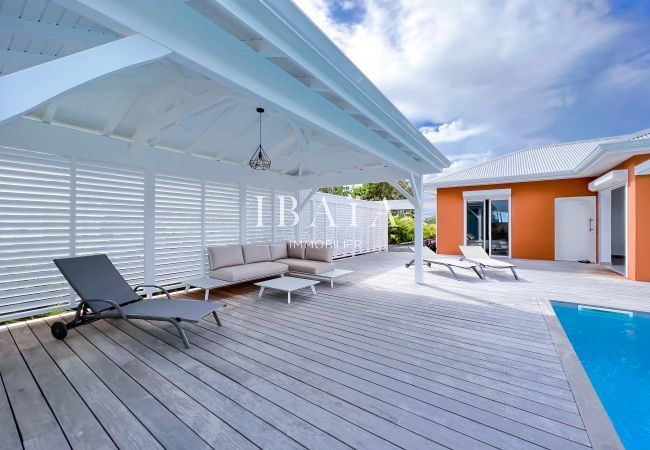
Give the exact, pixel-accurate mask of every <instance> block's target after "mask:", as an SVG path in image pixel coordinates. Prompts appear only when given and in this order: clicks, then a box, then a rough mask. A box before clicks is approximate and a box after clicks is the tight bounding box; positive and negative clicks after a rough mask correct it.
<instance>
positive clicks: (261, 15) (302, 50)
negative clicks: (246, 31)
mask: <svg viewBox="0 0 650 450" xmlns="http://www.w3.org/2000/svg"><path fill="white" fill-rule="evenodd" d="M215 1H216V3H219V4H220V5H221V6H222V7H223V8H224V9H226V10H227V11H229V12H230V13H232V14H233V15H234V16H235V17H237V18H239V19H240V20H242V21H243V22H244V23H246V24H247V25H248V26H250V27H251V28H252V29H253V30H255V32H256V33H259V34H260V35H261V36H263V37H264V38H265V39H267V40H269V41H270V42H271V43H272V44H273V45H274V46H276V47H278V48H279V49H280V50H282V52H283V53H285V54H286V55H287V56H289V57H290V58H292V59H293V60H294V61H295V62H297V63H298V64H300V65H301V66H302V67H304V68H305V69H307V70H308V71H309V72H310V73H312V74H313V75H314V76H315V77H317V78H318V79H319V80H320V81H322V82H323V83H325V84H326V85H327V86H328V87H329V88H330V89H332V90H333V91H334V92H335V93H336V94H337V95H339V96H340V97H341V98H343V100H345V101H346V102H348V103H349V104H350V105H352V106H353V107H354V108H356V109H357V110H359V111H360V112H362V113H363V114H364V115H365V116H367V117H368V118H369V119H371V120H372V121H373V122H374V123H376V124H378V125H380V126H381V127H382V128H383V129H384V130H385V131H386V132H388V133H390V134H392V135H393V136H395V137H397V138H398V139H400V140H401V142H402V143H403V144H404V145H406V146H408V147H409V148H411V149H412V150H413V151H414V152H415V153H417V154H418V155H419V156H421V157H422V158H423V159H424V160H425V161H427V162H428V163H429V164H431V165H432V166H434V167H435V168H436V169H438V170H441V169H442V168H445V167H448V166H449V164H450V163H449V161H448V160H447V158H445V157H444V156H443V155H442V153H440V151H439V150H438V149H437V148H436V147H435V146H434V145H433V144H431V142H429V141H428V140H427V139H426V138H425V137H424V136H423V135H422V134H421V133H420V132H419V131H418V130H417V129H415V127H414V126H413V124H411V122H410V121H408V119H406V118H405V117H404V116H403V115H402V114H401V113H400V112H399V111H398V110H397V108H395V106H394V105H393V104H392V103H391V102H390V101H389V100H388V99H387V98H386V97H385V96H384V95H383V94H382V93H381V92H380V91H379V90H378V89H377V88H376V87H375V86H374V85H373V84H372V83H371V82H370V81H369V80H368V79H367V78H366V77H365V75H363V73H362V72H361V71H360V70H359V69H358V68H357V67H356V66H355V65H354V64H353V63H352V62H351V61H350V60H349V59H348V58H347V57H346V56H345V55H344V54H343V53H342V52H341V51H340V50H339V49H338V47H336V46H335V45H334V44H333V43H332V42H331V41H330V40H329V39H328V38H327V37H326V36H325V35H324V34H323V33H322V32H321V31H320V30H319V29H318V28H317V27H316V26H315V25H314V24H313V23H312V22H311V21H310V20H309V19H308V18H307V17H306V16H305V15H304V14H303V13H302V12H301V11H300V10H299V9H298V8H297V7H296V6H295V5H293V4H291V3H290V2H281V3H277V2H276V3H277V4H275V3H274V2H252V1H248V2H242V1H241V0H215ZM352 80H355V81H352ZM360 83H361V84H362V86H360Z"/></svg>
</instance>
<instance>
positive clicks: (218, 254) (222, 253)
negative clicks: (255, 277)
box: [208, 244, 244, 270]
mask: <svg viewBox="0 0 650 450" xmlns="http://www.w3.org/2000/svg"><path fill="white" fill-rule="evenodd" d="M208 259H209V260H210V270H217V269H219V268H221V267H228V266H237V265H239V264H244V254H243V253H242V249H241V245H239V244H235V245H217V246H214V247H208Z"/></svg>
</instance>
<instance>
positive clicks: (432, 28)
mask: <svg viewBox="0 0 650 450" xmlns="http://www.w3.org/2000/svg"><path fill="white" fill-rule="evenodd" d="M296 3H297V4H298V5H299V6H300V7H301V8H302V9H303V10H304V11H305V13H306V14H307V15H309V16H310V17H311V18H312V19H313V20H314V21H315V22H316V23H317V25H319V26H320V27H321V29H323V31H324V32H325V33H326V34H328V35H329V36H330V37H331V38H332V39H333V40H334V42H336V43H337V44H338V45H339V46H340V47H341V49H342V50H343V51H344V52H345V53H346V54H347V55H348V56H349V57H350V59H352V61H354V62H355V63H356V64H357V65H358V66H359V67H360V68H361V69H362V70H363V71H364V73H366V75H367V76H368V77H369V78H370V79H371V80H372V81H373V82H374V83H375V84H376V85H377V86H378V87H379V88H380V89H381V90H382V91H383V92H384V93H385V94H386V95H387V96H388V98H390V99H391V100H392V101H393V103H395V104H396V106H397V107H398V108H400V110H402V112H404V113H405V115H406V116H407V117H408V118H409V119H410V120H411V121H412V122H413V123H414V124H415V125H416V126H417V127H419V128H420V129H421V131H422V132H423V133H424V134H425V136H427V137H428V138H429V139H430V140H431V141H432V142H434V144H435V145H436V146H437V147H438V148H439V149H440V150H442V151H443V153H445V154H446V155H447V156H448V157H449V158H450V160H451V161H452V163H453V164H452V168H451V170H459V169H462V168H464V167H468V166H471V165H473V164H476V163H479V162H483V161H485V160H488V159H491V158H494V157H496V156H499V155H501V154H504V153H510V152H512V151H515V150H518V149H520V148H525V147H527V146H535V145H545V144H551V143H555V142H563V141H569V140H578V139H587V138H593V137H600V136H608V135H616V134H624V133H629V132H633V131H637V130H641V129H645V128H650V0H616V1H614V0H570V1H569V0H544V1H539V0H494V1H489V2H488V1H485V0H463V1H449V0H296Z"/></svg>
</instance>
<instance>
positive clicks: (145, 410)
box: [49, 320, 210, 449]
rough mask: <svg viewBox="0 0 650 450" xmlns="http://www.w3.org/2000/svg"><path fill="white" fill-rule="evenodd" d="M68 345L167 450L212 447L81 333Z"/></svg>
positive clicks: (70, 338) (70, 335) (71, 336)
mask: <svg viewBox="0 0 650 450" xmlns="http://www.w3.org/2000/svg"><path fill="white" fill-rule="evenodd" d="M49 322H51V320H50V321H49ZM65 343H66V344H67V345H68V346H69V347H70V349H72V351H74V352H75V353H76V354H77V356H79V358H81V360H83V361H84V362H85V363H86V365H87V366H88V367H89V368H90V370H92V371H93V373H94V374H95V375H96V376H97V377H98V378H99V379H101V380H102V381H103V382H104V383H105V384H106V385H107V386H108V388H109V389H110V390H111V391H112V392H113V393H114V394H115V395H116V396H117V397H118V398H119V399H120V400H121V401H122V403H123V404H124V405H125V406H126V407H127V408H129V410H131V412H132V413H133V414H134V415H136V416H137V417H138V418H139V419H140V421H141V422H142V424H143V425H144V426H146V427H147V429H148V430H149V431H150V432H151V434H153V435H154V436H155V437H156V439H157V440H158V441H159V442H160V443H161V444H162V445H163V446H164V447H166V448H183V447H188V446H189V447H193V448H197V449H202V448H205V449H207V448H210V447H209V445H208V444H207V443H206V442H205V441H204V440H203V439H201V438H200V437H199V436H198V435H197V434H196V433H195V432H194V431H193V430H192V429H191V428H189V427H188V426H187V425H185V424H184V423H183V422H181V421H180V420H179V419H178V418H177V417H176V416H174V415H173V414H172V413H171V412H170V411H169V410H168V409H167V408H166V407H165V405H163V404H161V403H160V402H158V401H157V400H156V399H155V398H154V397H152V396H151V395H150V394H149V393H148V392H146V391H145V390H144V389H143V388H142V387H141V386H140V385H139V384H138V383H137V382H136V381H134V380H133V379H132V378H131V377H130V376H129V375H128V374H127V373H125V372H124V371H123V370H122V369H120V368H119V367H118V366H117V365H116V364H115V363H113V362H112V361H111V360H110V359H109V358H108V357H107V356H106V355H104V354H103V353H102V352H101V351H99V349H97V348H96V347H95V346H93V345H92V344H91V343H90V342H89V341H88V340H86V339H85V338H84V337H83V336H82V335H81V334H80V333H79V332H78V331H77V330H75V329H72V330H70V331H69V332H68V336H67V338H66V340H65Z"/></svg>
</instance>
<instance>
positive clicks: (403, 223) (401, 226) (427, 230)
mask: <svg viewBox="0 0 650 450" xmlns="http://www.w3.org/2000/svg"><path fill="white" fill-rule="evenodd" d="M393 219H394V220H393V222H394V225H393V223H391V220H390V218H389V219H388V243H389V244H402V243H404V242H413V240H414V239H415V229H414V221H413V217H411V216H393ZM423 228H424V230H423V231H424V233H423V234H424V239H433V238H435V237H436V226H435V225H434V224H424V225H423Z"/></svg>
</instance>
